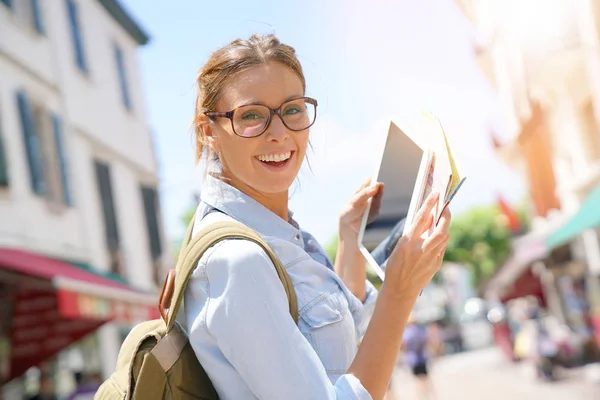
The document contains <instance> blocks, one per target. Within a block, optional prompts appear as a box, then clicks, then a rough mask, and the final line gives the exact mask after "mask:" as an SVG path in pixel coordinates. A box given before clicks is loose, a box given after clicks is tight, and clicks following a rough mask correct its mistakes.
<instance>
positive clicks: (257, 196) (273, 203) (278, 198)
mask: <svg viewBox="0 0 600 400" xmlns="http://www.w3.org/2000/svg"><path fill="white" fill-rule="evenodd" d="M223 175H224V178H225V179H224V180H225V182H227V183H228V184H229V185H231V186H233V187H234V188H236V189H238V190H239V191H240V192H242V193H244V194H246V195H248V196H250V197H252V198H253V199H254V200H256V201H257V202H259V203H260V204H261V205H262V206H264V207H266V208H267V209H269V210H270V211H271V212H273V213H274V214H275V215H277V216H279V218H281V219H283V220H284V221H286V222H288V221H289V214H288V199H289V198H288V191H287V190H286V191H283V192H279V193H264V192H261V191H259V190H256V189H254V188H253V187H251V186H249V185H247V184H245V183H243V182H241V181H240V180H238V179H235V178H233V177H229V176H227V174H223Z"/></svg>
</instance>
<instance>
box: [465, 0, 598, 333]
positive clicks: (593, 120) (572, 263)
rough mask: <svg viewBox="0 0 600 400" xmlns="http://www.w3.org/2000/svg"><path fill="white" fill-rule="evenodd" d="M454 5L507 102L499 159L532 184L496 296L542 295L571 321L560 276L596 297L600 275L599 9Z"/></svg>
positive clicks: (566, 1)
mask: <svg viewBox="0 0 600 400" xmlns="http://www.w3.org/2000/svg"><path fill="white" fill-rule="evenodd" d="M457 3H458V5H459V6H460V7H461V9H462V10H463V12H464V14H465V15H466V16H467V17H468V18H469V19H470V20H471V21H472V22H473V24H474V27H475V32H476V34H475V35H474V48H475V51H476V53H477V59H478V62H479V63H480V65H481V69H482V71H483V72H484V73H485V74H486V75H487V76H488V78H489V80H490V82H491V83H492V84H493V86H494V87H495V88H496V90H497V92H498V94H499V97H500V99H501V101H502V107H503V109H502V111H503V115H504V117H505V131H504V132H502V134H499V133H497V132H493V133H492V135H493V136H494V137H493V141H494V145H495V147H496V150H497V154H498V156H499V157H501V158H502V159H503V160H504V161H505V162H506V163H507V164H508V165H509V166H511V167H512V168H513V169H514V170H515V171H517V172H518V173H520V174H521V176H522V177H523V179H524V181H525V182H526V183H527V184H528V188H529V195H530V198H531V200H532V210H531V213H532V215H533V217H534V218H533V226H532V231H531V232H530V233H528V234H527V235H525V236H523V237H520V238H516V239H515V241H514V252H513V257H512V258H511V259H509V260H508V262H507V263H506V265H504V266H503V267H502V268H501V269H500V270H499V271H498V273H497V274H496V276H495V277H494V279H493V280H492V281H491V282H490V285H489V288H490V291H491V292H492V293H493V294H494V295H495V296H498V297H500V298H504V299H507V298H510V297H515V296H519V295H523V294H531V293H533V292H535V294H540V293H541V292H544V293H545V294H546V296H545V297H547V299H545V300H547V301H548V303H549V304H548V306H549V307H550V308H551V309H553V310H554V311H556V313H557V315H560V316H562V317H563V318H565V310H564V307H563V306H561V304H559V303H558V302H557V301H556V298H557V297H556V296H552V293H553V292H556V291H560V290H564V291H565V292H564V293H562V294H563V295H565V293H566V292H569V293H570V292H572V291H573V288H572V287H571V288H570V289H569V288H566V286H568V285H566V284H565V285H563V283H564V282H566V281H565V280H561V277H564V276H567V277H570V278H573V279H575V280H583V281H586V282H587V283H588V285H587V286H588V294H589V295H590V296H592V297H593V295H594V294H595V293H598V289H597V285H598V278H597V277H598V276H600V246H599V239H598V226H600V208H599V207H597V204H598V203H599V202H600V129H599V128H600V124H599V122H600V36H599V34H600V1H598V0H578V1H572V0H504V1H480V0H457ZM594 204H595V205H594ZM587 275H589V276H591V277H595V278H589V277H588V278H589V279H586V276H587ZM524 276H527V277H529V278H527V279H529V281H527V279H526V278H522V277H524ZM519 279H521V280H519ZM533 280H537V281H538V283H539V284H537V285H536V284H535V283H532V282H533ZM561 285H563V286H565V287H562V286H561ZM594 288H596V289H594ZM527 290H530V291H531V293H527ZM538 292H540V293H538ZM592 307H593V308H594V307H600V303H597V304H594V301H592ZM567 313H568V310H567ZM597 314H598V315H599V316H600V308H599V309H598V310H597ZM599 327H600V326H599Z"/></svg>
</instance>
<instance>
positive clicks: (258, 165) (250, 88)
mask: <svg viewBox="0 0 600 400" xmlns="http://www.w3.org/2000/svg"><path fill="white" fill-rule="evenodd" d="M303 95H304V91H303V86H302V82H301V80H300V78H299V77H298V75H297V74H296V73H295V72H294V71H293V70H292V69H291V68H289V67H287V66H285V65H283V64H281V63H278V62H269V63H267V64H263V65H258V66H255V67H252V68H250V69H247V70H245V71H243V72H240V73H239V74H238V75H236V76H234V77H232V78H231V80H229V81H228V82H227V83H226V87H225V88H224V90H223V92H222V95H221V97H220V98H219V100H218V102H217V104H216V107H215V111H219V112H225V111H229V110H233V109H235V108H237V107H240V106H243V105H246V104H263V105H266V106H267V107H270V108H273V109H275V108H277V107H279V106H280V105H281V104H282V103H284V102H286V101H287V100H290V99H294V98H298V97H302V96H303ZM294 111H295V109H290V110H288V111H287V112H288V113H293V112H294ZM282 112H286V110H282ZM243 118H245V119H247V120H252V119H253V118H256V114H254V113H252V112H249V113H247V114H244V116H243ZM236 126H237V125H236ZM203 131H204V135H205V137H206V140H207V144H208V145H209V146H210V148H211V149H212V150H213V151H215V152H216V153H218V154H219V158H220V160H221V164H222V166H223V176H224V178H225V179H226V180H227V181H228V182H229V183H230V184H231V185H232V186H234V187H236V188H238V189H239V190H241V191H242V192H245V193H246V194H248V195H250V196H252V197H255V198H256V197H262V196H265V197H270V196H272V195H275V194H285V195H286V197H287V191H288V189H289V187H290V186H291V185H292V183H293V182H294V179H296V176H297V175H298V172H299V171H300V167H301V166H302V162H303V160H304V156H305V155H306V146H307V144H308V132H309V130H308V129H305V130H303V131H292V130H290V129H288V128H287V127H286V126H285V125H284V124H283V122H282V121H281V119H280V118H279V116H277V115H274V116H273V118H272V119H271V124H270V125H269V127H268V128H267V130H266V131H265V132H264V133H263V134H262V135H261V136H258V137H253V138H244V137H240V136H238V135H236V134H235V133H234V131H233V128H232V125H231V120H229V119H227V118H217V119H216V120H215V121H213V122H210V123H206V124H204V125H203Z"/></svg>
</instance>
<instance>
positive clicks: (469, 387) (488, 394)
mask: <svg viewBox="0 0 600 400" xmlns="http://www.w3.org/2000/svg"><path fill="white" fill-rule="evenodd" d="M431 377H432V382H433V385H434V387H435V397H434V398H435V400H471V399H472V400H480V399H486V400H501V399H502V400H504V399H510V400H529V399H543V400H565V399H568V400H594V399H595V400H598V399H600V384H592V383H590V382H587V381H586V379H585V377H584V373H583V371H582V370H574V371H567V372H566V373H565V377H564V378H563V379H561V380H560V381H558V382H554V383H545V382H540V381H538V380H536V379H534V378H533V377H532V373H531V370H530V369H529V368H528V367H527V365H521V364H511V363H509V362H507V361H506V360H505V358H504V357H503V356H502V354H500V352H499V350H497V349H495V348H492V349H486V350H479V351H474V352H468V353H463V354H458V355H451V356H448V357H444V358H441V359H439V360H438V361H436V362H435V363H434V364H433V365H432V367H431ZM392 382H393V390H394V394H395V396H394V400H400V399H401V400H412V399H415V400H417V399H418V397H417V395H416V391H415V384H414V381H413V377H412V375H410V371H409V370H408V368H407V367H399V368H398V369H397V371H396V373H395V376H394V378H393V381H392Z"/></svg>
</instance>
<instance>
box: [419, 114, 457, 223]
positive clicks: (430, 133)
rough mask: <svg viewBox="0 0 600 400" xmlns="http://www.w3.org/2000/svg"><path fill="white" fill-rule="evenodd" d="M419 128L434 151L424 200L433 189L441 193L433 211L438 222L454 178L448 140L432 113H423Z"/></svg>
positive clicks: (428, 145)
mask: <svg viewBox="0 0 600 400" xmlns="http://www.w3.org/2000/svg"><path fill="white" fill-rule="evenodd" d="M417 130H418V132H419V134H420V135H424V137H425V143H426V144H427V147H429V148H430V149H431V151H432V152H433V163H432V165H431V169H430V173H429V176H428V179H427V180H428V183H427V188H426V190H425V191H426V194H425V195H424V198H423V200H425V199H426V198H427V196H428V195H429V193H431V192H432V191H433V192H437V193H439V194H440V199H439V201H438V204H437V205H436V206H435V208H434V211H433V216H434V220H435V221H436V222H437V221H438V219H439V217H440V215H441V213H442V211H443V209H444V207H445V206H446V202H447V200H448V195H449V194H450V192H451V185H452V180H453V174H452V164H451V162H450V157H449V150H448V147H447V140H446V137H445V134H444V132H443V129H441V124H440V123H439V121H438V119H437V118H435V117H434V116H432V115H430V114H423V115H422V117H421V119H420V121H419V125H418V129H417Z"/></svg>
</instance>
